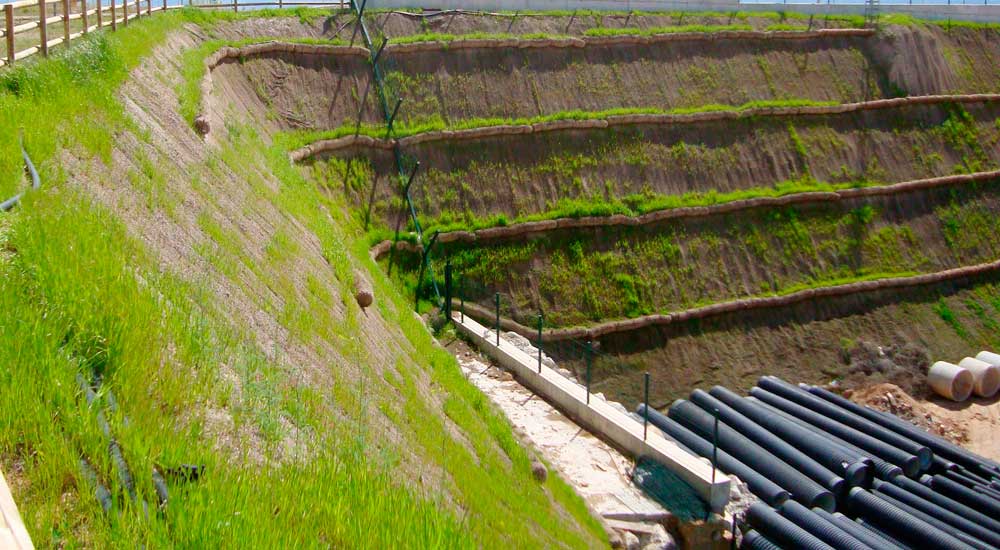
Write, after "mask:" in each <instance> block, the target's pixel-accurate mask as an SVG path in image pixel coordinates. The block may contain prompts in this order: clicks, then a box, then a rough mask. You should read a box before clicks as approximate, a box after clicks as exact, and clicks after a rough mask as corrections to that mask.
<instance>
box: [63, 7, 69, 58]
mask: <svg viewBox="0 0 1000 550" xmlns="http://www.w3.org/2000/svg"><path fill="white" fill-rule="evenodd" d="M62 9H63V14H62V16H63V40H65V42H64V44H65V45H66V46H67V47H68V46H69V0H62Z"/></svg>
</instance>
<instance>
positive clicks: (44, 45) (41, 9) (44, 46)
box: [38, 0, 49, 57]
mask: <svg viewBox="0 0 1000 550" xmlns="http://www.w3.org/2000/svg"><path fill="white" fill-rule="evenodd" d="M45 1H46V0H38V35H39V37H40V39H41V44H39V45H38V47H39V48H41V50H42V55H43V56H45V57H48V55H49V33H48V29H47V27H48V25H46V24H45V19H46V17H45Z"/></svg>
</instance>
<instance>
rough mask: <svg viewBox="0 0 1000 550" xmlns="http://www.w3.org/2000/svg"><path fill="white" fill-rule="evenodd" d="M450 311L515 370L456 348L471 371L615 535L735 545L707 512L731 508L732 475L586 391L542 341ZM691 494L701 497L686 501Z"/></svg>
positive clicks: (622, 539)
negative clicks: (654, 480) (655, 486)
mask: <svg viewBox="0 0 1000 550" xmlns="http://www.w3.org/2000/svg"><path fill="white" fill-rule="evenodd" d="M453 321H454V323H455V327H456V329H457V330H458V331H459V332H460V333H462V334H463V335H464V336H465V337H466V338H467V339H468V340H470V341H471V342H472V343H473V344H474V345H475V346H477V347H478V348H479V350H480V351H481V352H483V353H484V354H486V355H488V356H489V357H490V358H491V359H493V361H494V362H495V363H496V364H498V365H499V366H501V367H503V368H504V369H506V370H507V371H509V373H508V372H503V371H499V370H498V369H496V368H493V367H485V366H484V365H483V363H481V362H479V361H477V360H475V359H470V358H469V357H468V356H463V355H461V354H460V355H459V362H460V363H461V364H462V365H463V369H464V370H465V372H466V375H467V377H468V378H469V379H470V381H472V382H473V383H474V384H475V385H476V386H478V387H479V388H480V389H482V390H483V391H484V393H486V394H487V395H488V396H489V397H490V398H491V399H492V400H493V401H495V402H496V403H497V405H498V406H499V407H500V408H501V409H502V410H503V411H504V413H505V414H506V415H507V417H508V418H509V419H510V421H511V422H512V423H513V424H514V426H515V430H516V431H517V432H518V433H519V435H520V436H521V437H522V438H523V439H526V440H528V441H529V442H530V443H532V444H533V445H534V446H535V447H536V448H537V449H538V450H539V451H540V453H541V454H542V455H543V456H545V458H546V459H547V461H548V462H549V463H550V464H552V465H554V466H555V467H556V468H557V469H559V471H560V472H561V474H562V476H563V477H564V478H565V479H567V481H569V482H570V484H571V485H573V486H574V488H575V489H576V490H577V492H578V493H580V494H581V496H583V498H584V499H585V500H586V501H587V502H588V504H589V505H590V507H591V508H592V510H593V511H594V512H595V515H597V516H599V517H601V518H602V520H603V521H604V523H605V527H606V528H608V530H609V533H610V534H611V535H612V537H611V538H612V543H621V544H622V545H623V546H625V547H628V548H639V547H640V543H641V544H642V545H643V546H641V547H643V548H650V549H654V548H655V549H663V548H674V547H676V546H675V544H676V543H680V545H681V546H683V547H686V548H707V547H718V548H720V549H721V548H728V547H729V542H728V541H726V540H725V536H724V531H725V529H726V527H727V525H728V522H727V521H725V520H724V519H723V517H721V516H719V515H717V514H710V513H709V512H710V509H711V510H714V511H716V512H722V513H723V514H726V515H730V514H729V513H730V511H731V510H730V508H729V507H727V504H729V501H730V490H731V486H730V479H729V477H728V476H726V475H725V474H724V473H722V472H721V471H717V470H714V469H713V468H712V466H711V463H710V462H708V461H703V460H700V459H699V458H697V457H696V456H693V455H692V454H690V453H688V452H686V451H685V450H683V449H682V448H681V447H680V446H678V445H677V444H676V443H675V442H673V441H670V440H669V439H667V438H665V437H663V435H662V434H661V433H660V430H658V429H657V428H655V427H654V426H653V425H648V426H644V425H643V419H642V418H641V417H640V416H638V415H635V414H629V413H628V411H627V410H626V409H625V407H623V406H622V405H620V404H618V403H613V402H609V401H607V400H605V399H604V398H603V396H601V395H600V394H591V395H590V396H589V398H588V396H587V395H586V394H587V390H586V388H585V387H584V386H582V385H580V384H579V383H577V382H576V381H575V380H572V379H570V378H569V377H568V376H566V375H565V374H564V373H565V371H561V369H558V367H557V366H556V365H555V364H554V363H553V362H551V360H549V359H548V358H546V357H542V358H541V361H539V355H538V351H537V349H535V348H533V347H531V345H530V343H529V342H527V341H526V340H525V339H524V338H522V337H520V336H517V335H516V334H509V335H506V336H504V337H503V338H500V339H498V338H497V335H496V333H495V332H493V331H491V330H489V329H487V328H486V327H484V326H482V325H480V324H479V323H477V322H476V321H475V320H473V319H472V318H471V317H468V316H463V315H462V314H460V313H455V314H454V316H453ZM497 341H499V345H497ZM491 371H492V373H491ZM510 373H512V374H513V376H511V374H510ZM514 377H516V378H517V381H516V382H515V381H514V380H513V378H514ZM588 432H589V433H588ZM591 434H593V435H591ZM623 455H628V456H629V457H631V458H633V459H637V460H638V461H639V464H640V467H637V468H635V469H633V468H632V465H631V461H630V460H628V459H627V458H625V456H623ZM651 463H655V464H654V466H655V468H650V465H651ZM657 469H658V471H657ZM645 477H658V478H659V479H660V480H663V479H667V481H668V490H667V491H659V492H653V493H651V494H644V492H643V490H642V489H640V488H639V487H638V486H637V485H641V486H643V487H646V486H647V484H646V483H643V481H645V479H644V478H645ZM633 479H635V480H636V481H637V483H633ZM663 496H666V497H667V499H666V500H665V501H664V500H661V498H662V497H663ZM692 502H694V503H696V505H695V506H690V505H689V504H690V503H692ZM709 503H710V506H709V505H708V504H709ZM667 531H669V532H670V535H671V536H667Z"/></svg>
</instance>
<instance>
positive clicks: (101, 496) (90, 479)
mask: <svg viewBox="0 0 1000 550" xmlns="http://www.w3.org/2000/svg"><path fill="white" fill-rule="evenodd" d="M80 471H81V472H82V473H83V478H84V479H85V480H87V483H89V484H91V485H92V486H93V487H94V497H95V498H97V502H98V503H99V504H100V505H101V509H102V510H104V513H109V512H111V508H112V506H113V504H114V501H113V500H112V499H111V491H108V488H107V487H105V486H104V484H103V483H101V481H100V480H99V479H98V478H97V470H95V469H94V467H93V466H91V465H90V463H89V462H87V459H85V458H81V459H80Z"/></svg>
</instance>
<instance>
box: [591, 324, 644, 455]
mask: <svg viewBox="0 0 1000 550" xmlns="http://www.w3.org/2000/svg"><path fill="white" fill-rule="evenodd" d="M586 353H587V404H588V405H589V404H590V362H591V361H592V360H593V358H592V356H593V354H594V347H593V344H592V343H591V341H590V340H587V351H586ZM644 439H645V437H644Z"/></svg>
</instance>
